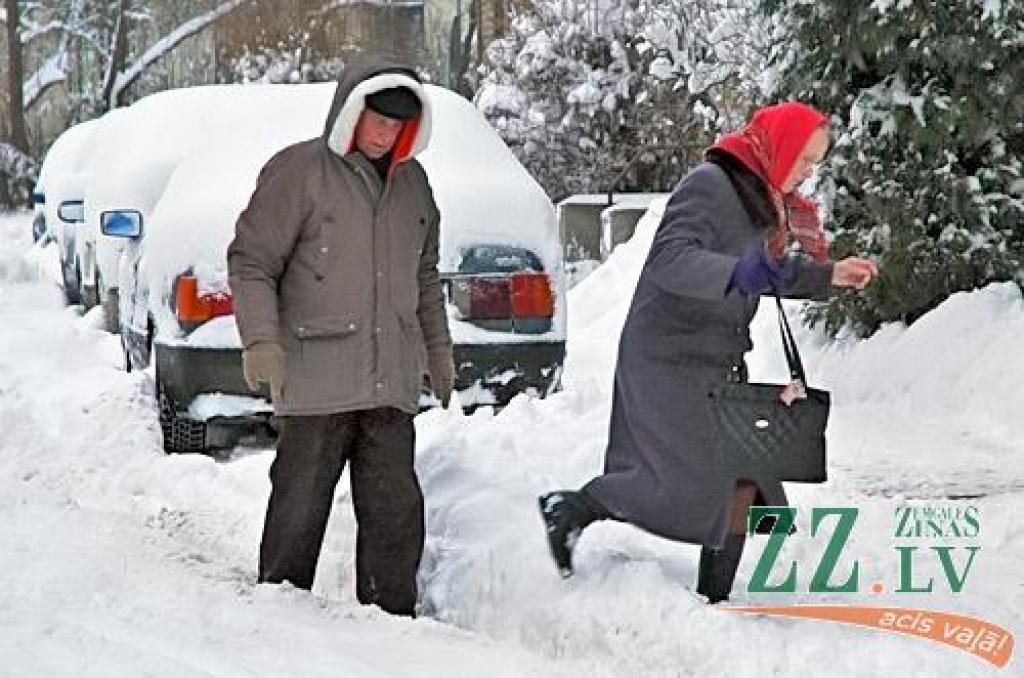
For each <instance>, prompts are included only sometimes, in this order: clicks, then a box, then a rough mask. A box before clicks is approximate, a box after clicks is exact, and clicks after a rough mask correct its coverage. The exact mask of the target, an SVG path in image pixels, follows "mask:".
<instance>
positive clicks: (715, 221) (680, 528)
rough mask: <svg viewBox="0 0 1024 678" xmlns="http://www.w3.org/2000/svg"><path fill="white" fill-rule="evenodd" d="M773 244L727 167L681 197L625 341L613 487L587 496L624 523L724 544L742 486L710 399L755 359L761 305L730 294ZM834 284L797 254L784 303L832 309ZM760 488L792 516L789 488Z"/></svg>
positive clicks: (604, 481) (607, 481) (827, 266)
mask: <svg viewBox="0 0 1024 678" xmlns="http://www.w3.org/2000/svg"><path fill="white" fill-rule="evenodd" d="M762 242H763V231H759V230H758V229H756V228H755V226H754V222H753V221H752V220H751V218H750V216H749V215H748V214H747V212H746V210H745V209H744V207H743V204H742V202H741V201H740V197H739V195H738V194H737V192H736V190H735V189H734V187H733V185H732V183H731V181H730V179H729V177H728V175H727V174H726V173H725V172H724V171H723V170H722V169H721V168H720V167H719V166H717V165H715V164H712V163H703V164H701V165H700V166H698V167H697V168H696V169H694V170H693V171H692V172H691V173H690V174H689V175H688V176H687V177H686V178H684V179H683V180H682V181H681V182H680V183H679V185H678V186H677V187H676V189H675V191H674V192H673V194H672V197H671V199H670V200H669V202H668V205H667V206H666V209H665V214H664V217H663V219H662V221H661V224H660V226H659V227H658V231H657V234H656V235H655V238H654V242H653V243H652V245H651V251H650V253H649V255H648V257H647V262H646V263H645V264H644V268H643V272H642V273H641V275H640V281H639V283H638V284H637V288H636V292H635V294H634V296H633V303H632V306H631V307H630V310H629V315H628V316H627V318H626V323H625V326H624V327H623V330H622V336H621V339H620V341H619V356H618V363H617V365H616V369H615V391H614V398H613V402H612V418H611V426H610V431H609V440H608V448H607V451H606V456H605V470H604V475H601V476H598V477H597V478H595V479H594V480H592V481H591V482H590V483H588V484H587V485H586V487H585V488H584V489H585V491H586V492H587V493H589V494H590V495H591V496H593V497H594V498H595V499H597V500H598V501H599V502H601V503H602V504H603V505H604V506H605V507H606V508H607V509H608V510H609V511H610V512H611V513H612V515H613V516H615V517H616V518H617V519H620V520H624V521H627V522H630V523H633V524H634V525H637V526H638V527H641V528H644V529H646V530H648V531H650V532H653V533H656V534H659V535H662V536H664V537H668V538H670V539H676V540H680V541H686V542H691V543H695V544H704V545H708V546H717V545H720V544H721V543H722V541H723V540H724V537H725V533H726V530H727V527H728V520H729V511H730V510H731V506H732V496H733V488H734V479H730V478H723V477H720V476H719V474H718V473H717V472H716V470H715V467H714V462H713V459H712V457H711V450H712V442H713V440H712V436H713V435H714V428H713V422H712V420H711V414H710V410H709V399H708V393H709V392H710V391H712V390H713V389H715V388H716V387H717V386H719V385H720V384H722V383H723V382H724V381H725V380H726V379H727V377H728V376H729V375H730V373H731V372H732V370H733V368H734V367H741V366H742V355H743V353H745V352H746V351H748V350H750V348H751V342H750V322H751V320H752V319H753V317H754V314H755V312H756V311H757V305H758V299H757V298H756V297H755V298H747V297H745V296H743V295H741V294H740V293H738V292H736V291H730V292H728V293H727V292H726V289H727V287H728V285H729V280H730V278H731V276H732V271H733V269H734V268H735V266H736V262H737V261H738V259H739V257H741V256H743V255H744V254H745V253H746V252H748V251H750V250H751V249H752V248H756V247H761V246H762ZM831 277H832V264H831V263H819V262H815V261H812V260H810V259H809V258H807V257H804V256H802V255H798V254H793V255H790V256H789V257H788V259H787V262H786V265H785V267H784V274H783V278H784V285H785V289H784V290H782V291H783V293H785V294H786V295H787V296H797V297H811V298H824V297H827V296H828V295H829V294H830V293H831ZM779 360H783V357H782V355H781V354H780V356H779ZM751 480H754V481H755V482H756V483H757V485H758V489H759V490H760V492H759V494H760V497H759V498H758V499H759V501H763V502H764V503H765V504H767V505H772V506H779V505H785V504H786V495H785V492H784V491H783V489H782V485H781V483H779V482H778V481H775V480H770V479H761V478H751Z"/></svg>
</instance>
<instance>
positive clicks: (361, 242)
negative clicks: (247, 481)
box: [228, 63, 454, 616]
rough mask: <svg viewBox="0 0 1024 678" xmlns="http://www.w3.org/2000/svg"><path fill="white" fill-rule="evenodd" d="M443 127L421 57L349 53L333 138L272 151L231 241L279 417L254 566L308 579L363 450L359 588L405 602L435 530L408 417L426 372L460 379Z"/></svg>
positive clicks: (252, 340) (375, 598)
mask: <svg viewBox="0 0 1024 678" xmlns="http://www.w3.org/2000/svg"><path fill="white" fill-rule="evenodd" d="M430 123H431V110H430V105H429V101H428V99H427V97H426V95H425V92H424V90H423V87H422V85H421V83H420V80H419V78H418V77H417V76H416V74H415V72H414V71H412V70H411V69H410V68H408V67H405V66H401V65H398V64H391V63H374V64H370V63H354V64H350V65H349V66H348V67H346V68H345V69H344V70H343V72H342V73H341V76H340V77H339V81H338V87H337V91H336V93H335V96H334V102H333V104H332V106H331V110H330V113H329V115H328V117H327V124H326V126H325V129H324V133H323V136H322V137H319V138H316V139H311V140H309V141H305V142H301V143H298V144H295V145H292V146H289V147H288V148H285V149H284V150H282V151H280V152H279V153H278V154H277V155H275V156H274V157H273V158H271V159H270V161H269V162H268V163H267V164H266V166H265V167H264V168H263V170H262V172H261V173H260V176H259V179H258V181H257V185H256V190H255V191H254V192H253V195H252V198H251V199H250V202H249V205H248V207H247V208H246V209H245V211H244V212H243V213H242V214H241V216H240V217H239V219H238V223H237V225H236V232H235V239H234V241H233V242H232V243H231V245H230V247H229V248H228V269H229V273H230V283H231V289H232V292H233V294H234V301H235V316H236V319H237V321H238V328H239V331H240V334H241V338H242V343H243V345H244V347H245V351H244V353H243V361H244V369H245V378H246V381H247V382H248V384H249V387H250V388H252V389H253V390H257V389H258V388H259V384H260V382H269V385H270V390H271V394H272V398H273V402H274V412H275V414H276V415H277V420H278V422H279V433H280V436H279V439H278V443H277V456H276V458H275V460H274V463H273V465H272V466H271V468H270V479H271V485H272V487H271V493H270V500H269V504H268V507H267V515H266V522H265V524H264V528H263V539H262V543H261V545H260V566H259V580H260V581H261V582H272V583H277V582H282V581H289V582H291V583H292V584H293V585H295V586H297V587H300V588H305V589H309V588H311V587H312V585H313V578H314V574H315V571H316V564H317V559H318V557H319V552H320V547H321V543H322V541H323V537H324V530H325V527H326V525H327V519H328V516H329V514H330V508H331V502H332V499H333V496H334V489H335V485H336V484H337V482H338V479H339V477H340V476H341V473H342V470H343V468H344V466H345V463H346V462H350V464H351V467H350V468H351V477H352V500H353V504H354V507H355V514H356V520H357V522H358V535H357V541H356V594H357V597H358V599H359V601H360V602H361V603H363V604H376V605H378V606H380V607H381V608H382V609H384V610H386V611H388V612H390V613H393V614H401V615H410V616H411V615H414V613H415V605H416V570H417V567H418V566H419V561H420V556H421V554H422V551H423V537H424V525H423V498H422V494H421V492H420V487H419V483H418V481H417V479H416V474H415V470H414V468H413V451H414V446H415V439H414V429H413V422H412V419H413V416H414V415H415V414H416V412H417V411H418V401H419V393H420V387H421V383H422V378H423V374H424V372H425V371H426V372H428V373H429V377H430V383H431V386H432V388H433V390H434V393H435V395H436V396H437V397H438V398H439V399H440V400H441V402H442V405H444V406H447V404H448V400H449V397H450V395H451V390H452V385H453V383H454V367H453V364H452V346H451V337H450V335H449V332H448V320H447V316H446V313H445V305H444V297H443V293H442V290H441V282H440V278H439V275H438V271H437V262H438V222H439V214H438V210H437V207H436V205H435V204H434V199H433V195H432V193H431V190H430V186H429V184H428V182H427V176H426V174H425V173H424V171H423V167H422V166H421V165H420V164H419V162H417V161H416V160H415V158H414V156H415V155H416V154H417V153H418V152H420V151H421V150H422V149H423V148H425V147H426V145H427V141H428V139H429V136H430ZM268 124H273V123H272V121H268Z"/></svg>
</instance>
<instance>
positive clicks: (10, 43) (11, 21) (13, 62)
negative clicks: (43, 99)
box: [4, 0, 29, 153]
mask: <svg viewBox="0 0 1024 678" xmlns="http://www.w3.org/2000/svg"><path fill="white" fill-rule="evenodd" d="M4 6H5V8H6V9H7V23H6V29H7V83H6V84H7V105H8V113H9V114H10V116H9V117H10V120H11V122H10V125H9V129H8V130H6V132H7V133H8V139H10V142H11V145H12V146H14V147H16V148H17V149H18V150H20V151H23V152H25V153H28V152H29V148H28V134H27V133H26V132H25V106H24V99H23V97H22V93H21V79H22V77H24V73H23V70H24V67H23V66H22V62H21V36H20V35H19V33H18V28H19V26H18V23H19V15H18V0H4Z"/></svg>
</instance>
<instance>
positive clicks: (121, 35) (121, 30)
mask: <svg viewBox="0 0 1024 678" xmlns="http://www.w3.org/2000/svg"><path fill="white" fill-rule="evenodd" d="M127 61H128V0H118V3H117V23H116V24H115V25H114V38H113V40H112V42H111V45H110V61H108V62H107V72H106V73H105V74H104V76H103V91H102V93H101V96H100V101H101V102H102V106H103V110H104V111H109V110H110V109H111V108H116V107H117V106H118V104H119V103H120V102H119V101H118V99H120V96H119V95H120V92H117V93H115V92H114V83H115V82H117V76H118V75H119V74H120V73H121V71H123V70H124V67H125V62H127Z"/></svg>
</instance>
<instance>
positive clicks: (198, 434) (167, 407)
mask: <svg viewBox="0 0 1024 678" xmlns="http://www.w3.org/2000/svg"><path fill="white" fill-rule="evenodd" d="M156 392H157V400H158V403H159V406H160V430H161V432H162V433H163V436H164V452H166V453H167V454H182V453H189V452H205V451H206V423H205V422H202V421H196V420H195V419H189V418H188V417H187V416H184V415H182V414H180V413H179V412H178V410H177V407H176V406H175V402H174V401H173V400H172V399H171V397H170V396H168V395H167V392H166V391H164V388H163V385H162V384H161V383H160V378H159V377H157V380H156Z"/></svg>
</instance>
